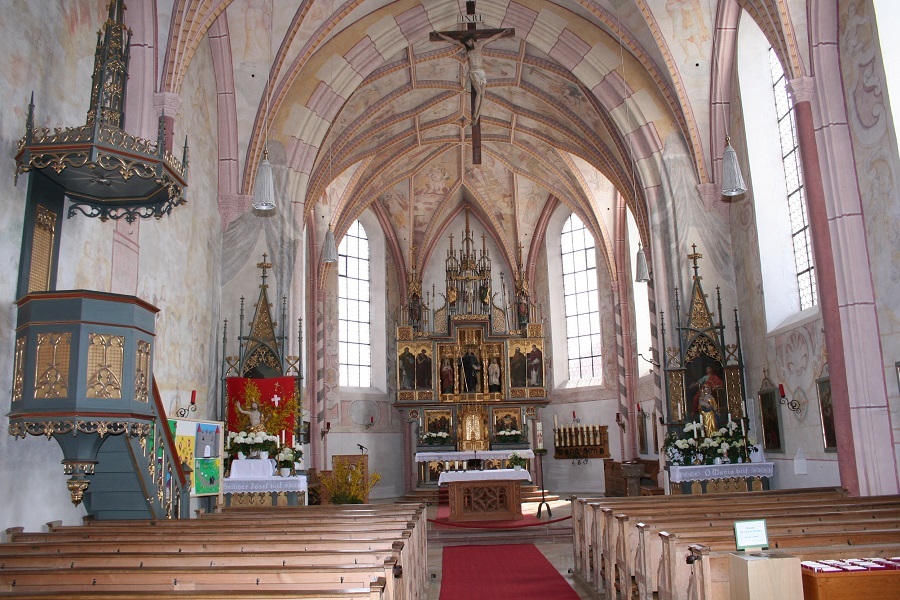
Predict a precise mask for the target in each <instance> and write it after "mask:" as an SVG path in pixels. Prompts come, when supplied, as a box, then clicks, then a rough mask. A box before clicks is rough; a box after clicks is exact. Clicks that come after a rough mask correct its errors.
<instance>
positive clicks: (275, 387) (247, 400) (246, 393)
mask: <svg viewBox="0 0 900 600" xmlns="http://www.w3.org/2000/svg"><path fill="white" fill-rule="evenodd" d="M225 389H226V393H227V411H226V415H227V419H226V423H227V424H228V428H227V429H228V431H264V432H266V433H269V434H270V435H276V436H278V438H279V440H280V441H281V444H282V445H285V446H293V445H294V431H295V429H296V423H297V415H298V413H299V411H300V392H299V390H297V378H296V377H270V378H266V379H248V378H243V377H228V378H226V379H225Z"/></svg>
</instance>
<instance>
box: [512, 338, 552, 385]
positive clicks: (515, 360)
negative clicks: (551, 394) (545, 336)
mask: <svg viewBox="0 0 900 600" xmlns="http://www.w3.org/2000/svg"><path fill="white" fill-rule="evenodd" d="M509 349H510V352H509V385H510V387H514V388H523V387H538V388H539V387H544V340H542V339H537V338H534V339H520V340H513V341H510V343H509Z"/></svg>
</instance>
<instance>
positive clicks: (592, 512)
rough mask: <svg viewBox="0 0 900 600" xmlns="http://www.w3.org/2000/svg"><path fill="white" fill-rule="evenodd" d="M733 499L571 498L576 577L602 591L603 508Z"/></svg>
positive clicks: (830, 493)
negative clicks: (600, 518)
mask: <svg viewBox="0 0 900 600" xmlns="http://www.w3.org/2000/svg"><path fill="white" fill-rule="evenodd" d="M845 494H846V491H845V490H843V489H842V488H836V487H825V488H806V489H797V490H781V491H774V490H771V491H760V492H747V493H743V494H740V496H741V498H743V497H745V496H746V497H748V498H751V499H754V501H757V502H758V501H767V500H765V499H767V498H768V499H770V500H768V501H773V502H780V501H782V498H783V497H789V496H794V495H800V496H803V497H804V498H806V499H807V500H808V501H811V502H812V501H816V500H818V499H822V498H841V497H844V496H845ZM726 498H727V499H733V498H734V495H733V494H727V495H726V494H708V495H703V496H696V497H692V498H682V497H680V496H652V497H647V496H644V497H628V498H606V497H599V498H577V497H572V498H570V500H571V501H572V521H573V523H572V528H573V536H574V537H573V546H574V548H573V551H574V556H575V575H576V577H578V578H580V579H581V580H582V581H584V582H585V583H588V584H589V585H590V586H591V587H592V588H593V589H595V590H597V591H599V590H600V589H601V588H602V583H601V582H602V576H601V571H602V570H603V566H602V562H603V556H602V552H601V551H600V546H599V544H594V540H597V539H600V537H601V536H602V535H603V531H602V521H601V520H599V519H597V518H596V515H597V513H598V512H599V511H600V510H601V509H602V508H603V507H615V509H616V510H627V509H628V508H629V507H632V506H634V507H641V508H651V507H654V506H660V507H664V508H672V507H675V506H686V507H697V506H706V505H718V504H721V503H722V502H723V501H724V500H725V499H726Z"/></svg>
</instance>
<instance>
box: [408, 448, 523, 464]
mask: <svg viewBox="0 0 900 600" xmlns="http://www.w3.org/2000/svg"><path fill="white" fill-rule="evenodd" d="M513 452H515V453H516V454H518V455H519V456H521V457H522V458H534V452H533V451H532V450H531V449H530V448H529V449H527V450H483V451H482V450H480V451H478V452H475V451H472V450H467V451H465V452H416V462H417V463H420V462H431V461H433V460H439V461H445V460H469V459H470V458H483V459H485V460H489V459H490V460H497V459H501V458H509V455H510V454H512V453H513Z"/></svg>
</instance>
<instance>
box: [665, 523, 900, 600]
mask: <svg viewBox="0 0 900 600" xmlns="http://www.w3.org/2000/svg"><path fill="white" fill-rule="evenodd" d="M770 542H774V543H777V544H778V548H779V549H781V550H783V551H785V552H787V553H788V554H791V555H793V556H798V557H799V558H800V559H801V560H818V559H824V558H841V557H848V558H849V557H859V556H866V557H882V558H883V557H888V556H892V555H893V556H897V555H898V554H900V539H898V536H897V532H896V531H895V530H891V531H861V532H836V533H812V534H799V535H790V536H778V538H777V540H773V537H772V536H770ZM665 544H667V545H664V547H665V548H666V550H665V554H664V557H663V561H661V562H660V587H659V599H660V600H664V599H674V598H683V597H686V596H688V595H689V596H688V597H690V598H693V599H696V600H713V599H714V598H721V599H728V598H729V597H730V593H731V591H730V588H731V579H730V571H729V568H728V560H729V558H728V556H729V554H730V553H731V552H733V551H734V542H733V540H732V541H731V543H730V545H727V544H720V543H713V545H712V546H709V545H705V544H691V543H685V542H684V541H683V540H678V539H677V538H673V539H671V540H668V541H666V542H665ZM688 555H690V556H692V557H695V558H694V559H693V564H692V565H688V564H687V563H686V560H685V559H686V557H687V556H688ZM664 563H665V564H664ZM691 567H693V569H691Z"/></svg>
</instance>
